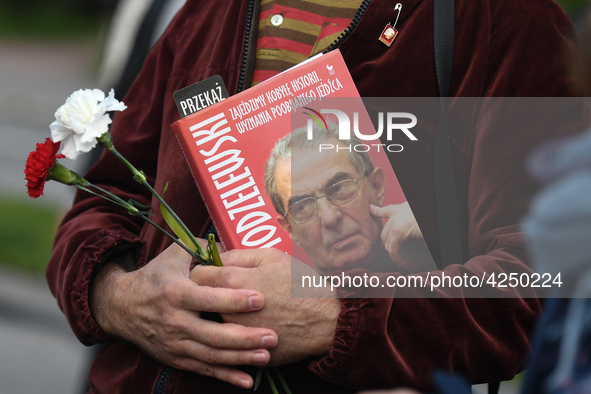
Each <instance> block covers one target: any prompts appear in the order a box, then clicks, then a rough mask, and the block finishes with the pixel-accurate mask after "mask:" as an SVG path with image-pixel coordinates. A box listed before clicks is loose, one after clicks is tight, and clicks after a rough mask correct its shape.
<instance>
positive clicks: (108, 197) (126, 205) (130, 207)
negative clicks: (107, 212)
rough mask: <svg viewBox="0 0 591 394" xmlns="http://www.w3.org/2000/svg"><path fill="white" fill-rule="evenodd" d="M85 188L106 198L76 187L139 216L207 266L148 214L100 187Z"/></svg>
mask: <svg viewBox="0 0 591 394" xmlns="http://www.w3.org/2000/svg"><path fill="white" fill-rule="evenodd" d="M86 183H87V186H88V187H91V188H93V189H96V190H98V191H100V192H101V193H104V194H105V195H106V196H103V195H100V194H98V193H95V192H93V191H92V190H89V189H87V188H86V187H84V186H78V188H79V189H82V190H84V191H86V192H89V193H91V194H94V195H95V196H99V197H102V198H104V199H106V200H108V201H111V202H113V203H115V204H117V205H119V206H121V207H123V208H125V209H127V211H128V212H129V213H130V214H132V215H134V216H139V217H141V218H142V219H144V220H145V221H146V222H148V223H150V224H151V225H152V226H154V227H156V228H157V229H158V230H160V231H162V233H164V235H166V236H167V237H168V238H170V239H172V240H173V241H174V242H175V243H176V244H177V245H179V246H180V247H181V248H183V250H185V251H186V252H187V253H189V254H190V255H191V256H192V257H193V258H194V259H195V260H197V261H198V262H199V263H200V264H203V265H207V264H208V262H207V261H205V260H204V259H203V258H201V257H200V256H198V255H197V254H196V253H194V252H193V251H192V250H191V249H189V248H188V247H187V246H185V244H183V243H182V242H180V241H179V240H178V239H177V238H176V237H174V236H173V235H172V234H170V233H169V232H168V231H166V230H165V229H163V228H162V227H160V226H159V225H157V224H156V223H155V222H153V221H152V220H150V219H149V218H148V217H147V216H146V215H147V214H148V213H147V212H145V213H142V212H141V211H139V210H138V209H137V208H136V207H134V206H133V205H131V204H130V203H129V202H127V201H125V200H123V199H121V198H120V197H118V196H116V195H114V194H112V193H110V192H108V191H106V190H105V189H103V188H102V187H100V186H96V185H93V184H92V183H90V182H88V181H86Z"/></svg>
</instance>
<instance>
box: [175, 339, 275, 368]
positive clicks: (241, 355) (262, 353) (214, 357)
mask: <svg viewBox="0 0 591 394" xmlns="http://www.w3.org/2000/svg"><path fill="white" fill-rule="evenodd" d="M177 346H178V348H179V350H180V351H181V352H180V355H181V357H182V356H189V357H190V358H193V359H196V360H201V361H204V362H206V363H208V364H213V365H257V366H263V365H265V364H267V363H268V362H269V361H271V354H270V353H269V351H268V350H266V349H260V348H259V349H254V350H232V349H216V348H212V347H209V346H207V345H204V344H202V343H199V342H195V341H192V340H189V339H187V340H183V341H179V342H178V345H177Z"/></svg>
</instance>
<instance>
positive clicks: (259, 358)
mask: <svg viewBox="0 0 591 394" xmlns="http://www.w3.org/2000/svg"><path fill="white" fill-rule="evenodd" d="M253 360H254V362H255V363H256V364H266V363H267V356H266V355H265V353H255V355H254V357H253Z"/></svg>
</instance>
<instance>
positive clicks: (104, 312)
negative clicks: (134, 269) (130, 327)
mask: <svg viewBox="0 0 591 394" xmlns="http://www.w3.org/2000/svg"><path fill="white" fill-rule="evenodd" d="M126 275H127V271H126V270H125V269H124V268H123V267H121V266H120V265H118V264H115V263H113V262H107V263H105V264H103V266H102V267H101V268H100V269H99V270H98V271H97V272H95V275H94V276H93V278H92V279H91V281H90V284H89V291H88V306H89V308H90V313H91V314H92V317H93V318H94V320H95V321H96V322H97V324H98V325H99V326H100V327H101V328H102V329H103V331H105V332H106V333H107V334H111V335H117V330H116V329H115V327H114V325H113V322H112V320H113V317H115V316H114V315H115V314H116V311H114V310H113V308H111V307H110V305H111V300H112V299H113V298H114V297H115V296H116V294H115V293H116V291H117V290H118V289H120V288H122V283H121V282H122V279H124V277H125V276H126Z"/></svg>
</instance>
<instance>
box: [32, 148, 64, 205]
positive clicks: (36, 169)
mask: <svg viewBox="0 0 591 394" xmlns="http://www.w3.org/2000/svg"><path fill="white" fill-rule="evenodd" d="M59 148H60V143H59V142H58V143H55V142H53V141H52V140H51V139H50V138H46V139H45V143H43V144H37V149H35V151H33V152H31V153H29V157H28V158H27V165H26V166H25V179H26V180H27V192H28V193H29V196H30V197H32V198H37V197H39V196H41V195H43V188H44V187H45V181H46V180H47V175H48V173H49V170H51V168H53V166H54V165H55V160H56V159H62V158H64V157H65V156H64V155H61V154H60V155H56V153H57V151H58V150H59Z"/></svg>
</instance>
